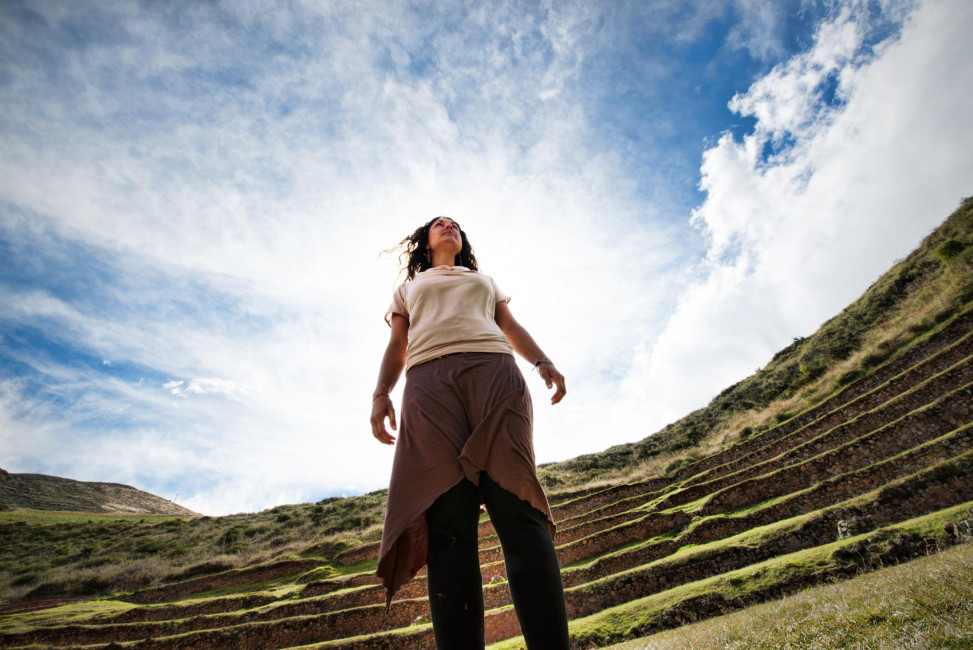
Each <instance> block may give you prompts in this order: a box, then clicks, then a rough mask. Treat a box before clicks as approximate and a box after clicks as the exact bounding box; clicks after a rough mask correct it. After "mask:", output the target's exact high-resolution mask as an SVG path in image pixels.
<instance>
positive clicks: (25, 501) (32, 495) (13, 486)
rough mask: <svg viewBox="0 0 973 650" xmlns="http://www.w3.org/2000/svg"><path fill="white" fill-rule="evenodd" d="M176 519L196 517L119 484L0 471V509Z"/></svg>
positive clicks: (165, 500)
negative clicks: (176, 516)
mask: <svg viewBox="0 0 973 650" xmlns="http://www.w3.org/2000/svg"><path fill="white" fill-rule="evenodd" d="M9 508H31V509H34V510H61V511H72V512H92V513H116V514H127V513H130V514H143V515H179V516H183V517H185V516H195V515H197V514H198V513H196V512H193V511H192V510H190V509H188V508H184V507H182V506H180V505H178V504H176V503H173V502H172V501H169V500H168V499H163V498H162V497H158V496H156V495H154V494H149V493H148V492H143V491H142V490H137V489H135V488H133V487H132V486H130V485H122V484H120V483H93V482H87V481H74V480H72V479H69V478H59V477H57V476H46V475H44V474H11V473H9V472H7V471H6V470H5V469H0V509H9Z"/></svg>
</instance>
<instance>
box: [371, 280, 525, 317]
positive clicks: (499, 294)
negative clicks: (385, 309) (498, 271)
mask: <svg viewBox="0 0 973 650" xmlns="http://www.w3.org/2000/svg"><path fill="white" fill-rule="evenodd" d="M490 283H491V284H492V285H493V295H494V297H495V298H496V302H508V303H509V302H510V296H508V295H507V294H505V293H504V292H503V291H502V290H501V289H500V287H498V286H497V281H496V280H494V279H493V278H490ZM390 318H391V317H390Z"/></svg>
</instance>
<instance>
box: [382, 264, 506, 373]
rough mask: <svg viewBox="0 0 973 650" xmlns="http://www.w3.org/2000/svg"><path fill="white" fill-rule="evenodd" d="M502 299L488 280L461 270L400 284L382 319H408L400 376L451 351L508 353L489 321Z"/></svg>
mask: <svg viewBox="0 0 973 650" xmlns="http://www.w3.org/2000/svg"><path fill="white" fill-rule="evenodd" d="M509 301H510V298H508V297H507V296H506V295H505V294H504V293H503V292H502V291H500V289H499V288H498V287H497V284H496V283H495V282H494V281H493V278H491V277H490V276H488V275H483V274H482V273H477V272H476V271H471V270H470V269H468V268H466V267H463V266H437V267H436V268H434V269H429V270H428V271H423V272H422V273H419V274H418V275H416V277H415V278H414V279H413V280H411V281H409V282H403V283H402V284H400V285H399V286H398V288H397V289H396V290H395V293H393V294H392V304H391V305H390V306H389V309H388V312H387V313H386V314H385V320H386V321H387V322H388V323H390V324H391V321H392V314H399V315H400V316H405V317H406V318H408V319H409V346H408V348H407V360H406V366H405V368H406V371H408V369H409V368H411V367H412V366H415V365H417V364H420V363H422V362H423V361H429V360H431V359H435V358H436V357H441V356H443V355H444V354H453V353H454V352H503V353H506V354H513V348H512V347H511V346H510V343H509V342H508V341H507V338H506V337H505V336H504V335H503V332H502V331H501V330H500V327H499V326H498V325H497V323H496V321H495V320H494V314H495V312H496V307H497V303H498V302H509Z"/></svg>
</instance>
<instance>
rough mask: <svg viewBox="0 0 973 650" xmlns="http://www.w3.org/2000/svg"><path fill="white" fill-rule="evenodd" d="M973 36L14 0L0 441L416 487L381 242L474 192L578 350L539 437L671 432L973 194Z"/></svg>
mask: <svg viewBox="0 0 973 650" xmlns="http://www.w3.org/2000/svg"><path fill="white" fill-rule="evenodd" d="M971 36H973V4H971V3H968V2H965V0H926V1H915V2H913V1H901V0H881V1H879V0H873V1H871V2H869V1H864V0H863V1H857V0H849V1H847V2H837V1H830V0H829V1H812V0H807V1H805V0H794V1H791V2H760V1H756V0H736V1H735V2H724V1H715V0H714V1H710V0H695V1H686V2H677V1H670V0H667V1H661V0H660V1H649V0H646V1H643V2H603V3H593V2H482V3H461V2H421V3H407V2H402V3H372V2H367V1H358V2H318V1H310V0H309V1H307V2H296V1H295V2H257V1H244V0H239V1H236V2H226V3H220V2H203V3H201V2H164V3H160V2H143V3H139V2H122V1H109V2H83V1H72V2H28V1H20V2H18V1H15V0H9V1H7V2H4V3H2V4H0V305H2V306H3V307H2V309H0V364H2V365H0V466H2V467H3V468H4V469H7V470H8V471H12V472H40V473H47V474H56V475H60V476H66V477H70V478H76V479H82V480H99V481H116V482H122V483H128V484H132V485H135V486H137V487H139V488H142V489H145V490H148V491H151V492H154V493H156V494H160V495H162V496H165V497H167V498H170V499H174V500H177V501H178V502H180V503H182V504H184V505H186V506H188V507H191V508H193V509H195V510H198V511H200V512H203V513H206V514H224V513H230V512H239V511H253V510H259V509H262V508H266V507H270V506H273V505H277V504H280V503H294V502H302V501H311V500H318V499H321V498H323V497H325V496H329V495H334V494H343V495H347V494H357V493H362V492H365V491H369V490H373V489H377V488H380V487H384V486H385V485H386V484H387V479H388V472H389V469H390V465H391V450H390V449H387V448H385V447H383V446H381V445H378V444H377V443H376V442H375V441H374V440H373V439H372V437H371V435H370V433H369V427H368V422H367V417H368V410H369V406H370V404H369V396H370V394H371V391H372V389H373V386H374V381H375V375H376V373H377V368H378V363H379V360H380V358H381V354H382V351H383V349H384V345H385V342H386V338H387V336H388V330H387V328H386V326H385V324H384V322H383V320H382V316H383V314H384V312H385V308H386V306H387V305H388V303H389V300H390V297H391V293H392V290H393V289H394V287H395V284H396V282H397V279H396V277H397V276H396V273H397V266H396V260H395V257H394V256H389V255H385V256H382V255H380V253H381V251H382V250H384V249H387V248H389V247H391V246H393V245H394V244H395V243H396V242H398V241H399V240H400V239H401V238H402V237H403V236H405V235H406V234H407V233H408V232H411V231H412V230H413V229H414V228H415V227H416V226H417V225H418V224H420V223H423V222H425V221H426V220H428V219H429V218H431V217H432V216H434V215H439V214H445V215H449V216H451V217H454V218H455V219H457V220H458V221H459V222H460V223H461V224H462V226H463V228H464V229H465V230H466V231H467V233H468V234H469V235H470V238H471V240H472V242H473V244H474V247H475V248H476V252H477V256H478V259H479V260H480V263H481V268H482V270H483V271H484V272H486V273H489V274H490V275H492V276H494V278H495V279H496V280H497V282H498V284H499V285H500V286H501V287H502V288H503V289H504V290H505V291H506V292H507V293H508V294H510V295H511V296H512V297H513V302H512V303H511V308H512V310H513V312H514V314H515V315H516V316H517V318H518V319H519V320H520V321H521V322H522V323H523V324H524V325H525V326H526V327H527V328H528V329H529V330H530V331H531V333H532V334H533V335H534V336H535V338H536V339H537V340H538V341H539V342H540V343H541V345H542V347H543V348H544V349H545V351H546V352H547V353H548V355H549V356H551V357H552V358H554V359H555V360H556V361H557V363H558V366H559V367H560V368H561V370H562V371H563V372H564V373H565V375H566V376H567V378H568V388H569V393H568V397H567V398H566V400H565V401H564V402H563V403H562V404H560V405H558V406H557V407H550V406H549V405H548V404H547V399H546V391H545V389H544V387H543V384H542V382H540V380H539V379H538V378H537V377H536V376H534V375H532V376H531V379H530V381H531V382H532V383H531V387H532V390H533V392H534V398H535V401H536V407H535V412H536V423H535V425H536V427H535V429H536V430H535V446H536V450H537V455H538V459H539V460H540V461H541V462H546V461H553V460H562V459H566V458H570V457H573V456H576V455H578V454H581V453H587V452H593V451H599V450H602V449H604V448H607V447H608V446H610V445H613V444H617V443H622V442H630V441H634V440H639V439H641V438H643V437H645V436H646V435H649V434H651V433H653V432H655V431H657V430H658V429H660V428H661V427H662V426H664V425H665V424H667V423H668V422H671V421H673V420H675V419H678V418H679V417H681V416H682V415H684V414H686V413H688V412H689V411H691V410H692V409H694V408H698V407H700V406H702V405H705V404H706V403H707V402H708V401H709V400H710V399H711V398H712V397H713V396H714V395H715V394H717V393H718V392H719V391H720V390H722V389H723V388H725V387H726V386H727V385H729V384H731V383H733V382H735V381H738V380H739V379H741V378H743V377H745V376H747V375H749V374H750V373H752V372H753V371H754V370H755V369H757V368H759V367H761V366H762V365H763V364H764V363H766V362H767V361H768V360H769V359H770V357H771V356H772V355H773V354H774V352H776V351H777V350H779V349H780V348H782V347H784V346H785V345H787V344H788V343H789V342H790V341H791V339H792V338H793V337H795V336H802V335H807V334H810V333H811V332H813V331H814V330H815V329H816V328H817V327H818V325H820V323H821V322H823V321H824V320H826V319H827V318H829V317H830V316H832V315H833V314H834V313H836V312H837V311H839V310H840V309H841V308H842V307H844V306H845V305H846V304H847V303H848V302H850V301H851V300H853V299H854V298H855V297H857V296H858V295H859V294H860V293H861V292H862V291H863V290H864V289H865V288H866V287H867V286H868V285H869V284H870V283H871V282H872V281H874V280H875V278H876V277H878V276H879V275H880V274H881V273H882V272H884V271H885V270H886V269H887V268H888V267H889V266H890V265H891V264H892V263H893V262H894V261H895V260H896V259H898V258H901V257H902V256H904V255H905V254H907V253H908V252H909V251H910V250H911V249H913V248H914V247H915V246H916V245H917V244H918V242H919V240H920V239H921V238H922V237H923V236H924V235H925V234H927V233H928V232H929V231H930V230H932V229H933V228H934V227H935V226H936V225H938V224H939V223H940V222H941V221H942V220H943V219H944V218H945V217H946V216H947V215H948V214H949V212H950V211H952V210H953V209H954V208H955V207H956V206H957V205H958V204H959V202H960V200H961V199H962V198H963V197H965V196H968V195H970V194H971V189H973V188H971V186H970V179H971V178H973V148H971V147H969V143H970V142H971V141H973V123H971V121H970V120H969V118H968V115H969V112H970V109H971V106H973V63H971V61H970V57H969V56H968V54H967V49H968V48H967V44H968V42H969V40H970V37H971ZM524 371H525V372H528V371H529V368H528V367H527V366H524ZM400 391H401V385H400V387H399V389H398V390H397V391H396V392H395V393H394V394H393V397H394V398H395V399H396V400H397V399H398V395H399V393H400Z"/></svg>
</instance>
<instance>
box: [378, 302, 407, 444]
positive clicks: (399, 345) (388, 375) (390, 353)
mask: <svg viewBox="0 0 973 650" xmlns="http://www.w3.org/2000/svg"><path fill="white" fill-rule="evenodd" d="M390 324H391V326H392V334H391V336H389V344H388V347H386V348H385V356H383V357H382V366H381V367H380V368H379V371H378V384H377V385H376V386H375V392H374V393H372V417H371V422H372V435H373V436H375V438H376V439H377V440H378V441H379V442H381V443H382V444H386V445H391V444H394V443H395V436H393V435H392V434H391V433H389V432H388V430H387V429H386V428H385V418H386V417H387V418H388V420H389V426H390V427H391V428H392V431H395V430H396V426H395V407H394V406H393V405H392V398H391V397H389V393H391V392H392V388H394V387H395V382H397V381H398V380H399V375H401V374H402V369H403V368H404V367H405V359H406V350H407V348H408V345H409V319H408V318H406V317H405V316H401V315H399V314H392V321H391V323H390Z"/></svg>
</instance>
